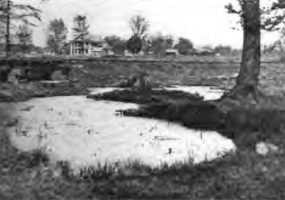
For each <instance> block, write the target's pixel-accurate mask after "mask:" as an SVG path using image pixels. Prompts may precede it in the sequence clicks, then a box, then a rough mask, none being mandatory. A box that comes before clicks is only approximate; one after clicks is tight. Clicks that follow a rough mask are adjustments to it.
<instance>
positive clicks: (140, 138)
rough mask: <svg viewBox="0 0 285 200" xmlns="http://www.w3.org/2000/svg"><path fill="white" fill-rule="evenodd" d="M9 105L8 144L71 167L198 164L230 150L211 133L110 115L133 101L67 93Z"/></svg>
mask: <svg viewBox="0 0 285 200" xmlns="http://www.w3.org/2000/svg"><path fill="white" fill-rule="evenodd" d="M13 107H14V108H15V111H14V113H13V114H12V115H13V117H14V118H17V119H18V124H17V125H15V127H8V128H7V130H8V131H9V133H10V134H11V136H12V137H11V138H12V141H13V144H14V145H15V146H16V147H17V148H19V149H20V150H23V151H29V150H32V149H36V148H44V149H45V150H46V152H47V153H48V155H49V156H50V158H51V159H52V161H61V160H63V161H69V162H70V163H71V167H72V168H74V169H76V168H77V167H83V166H86V165H93V166H97V165H98V164H99V163H101V164H104V163H106V162H107V163H109V164H113V163H115V162H117V161H123V162H124V161H128V160H134V159H136V160H140V161H141V162H143V163H145V164H148V165H151V166H159V165H160V164H161V163H168V164H172V163H174V162H179V161H181V162H183V161H185V160H188V159H189V157H190V158H192V159H193V160H194V162H195V163H198V162H201V161H204V160H210V159H214V158H216V157H217V156H218V155H221V154H223V153H225V152H228V151H231V150H234V149H235V146H234V144H233V142H232V141H231V140H229V139H226V138H224V137H222V136H221V135H220V134H218V133H216V132H201V131H197V130H190V129H187V128H185V127H182V126H180V125H178V124H174V123H168V122H164V121H160V120H155V119H144V118H134V117H124V116H120V115H119V114H117V113H116V110H119V109H129V108H137V107H138V105H136V104H126V103H118V102H108V101H94V100H91V99H87V98H85V97H83V96H76V97H73V96H71V97H50V98H38V99H33V100H30V101H28V102H21V103H15V104H14V105H13Z"/></svg>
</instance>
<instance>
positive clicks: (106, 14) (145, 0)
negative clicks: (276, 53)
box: [16, 0, 276, 48]
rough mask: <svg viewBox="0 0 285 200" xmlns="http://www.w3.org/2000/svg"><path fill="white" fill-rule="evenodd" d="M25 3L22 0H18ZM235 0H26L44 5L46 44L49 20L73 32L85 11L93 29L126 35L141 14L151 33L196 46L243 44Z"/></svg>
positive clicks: (266, 39) (266, 38) (41, 37)
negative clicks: (230, 6) (231, 6)
mask: <svg viewBox="0 0 285 200" xmlns="http://www.w3.org/2000/svg"><path fill="white" fill-rule="evenodd" d="M16 1H18V2H21V3H23V0H16ZM229 1H232V0H49V2H47V3H38V2H39V0H25V2H27V3H31V4H33V5H34V6H37V7H39V8H40V9H42V12H43V13H42V22H41V23H39V27H38V28H36V30H35V33H34V41H35V43H36V44H37V45H41V46H43V45H44V44H45V39H46V32H47V26H48V22H49V21H50V20H52V19H56V18H62V19H63V20H64V21H65V23H66V25H67V26H68V27H69V38H70V35H71V27H72V19H73V17H74V16H75V15H76V14H84V15H86V16H87V18H88V23H89V24H90V33H93V34H96V35H102V36H107V35H111V34H116V35H119V36H121V37H124V38H128V37H130V35H131V31H130V28H129V27H128V19H129V18H130V17H131V16H133V15H135V14H140V15H143V16H145V17H146V18H147V19H148V21H149V22H150V25H151V26H150V34H157V33H159V32H160V33H162V34H171V35H173V36H174V37H179V36H183V37H187V38H189V39H191V40H192V41H193V42H194V45H196V46H202V45H208V44H209V45H212V46H215V45H219V44H223V45H231V46H233V47H236V48H240V47H241V46H242V32H241V31H237V30H233V29H232V28H233V27H234V26H237V25H236V21H237V19H236V17H233V16H230V15H229V14H227V12H226V10H225V8H224V6H225V5H226V4H227V3H228V2H229ZM275 40H276V34H266V35H264V34H263V43H267V44H268V43H272V42H274V41H275Z"/></svg>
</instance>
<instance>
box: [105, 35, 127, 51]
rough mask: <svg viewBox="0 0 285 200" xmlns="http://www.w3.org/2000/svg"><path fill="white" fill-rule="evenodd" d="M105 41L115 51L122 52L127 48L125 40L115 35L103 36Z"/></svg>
mask: <svg viewBox="0 0 285 200" xmlns="http://www.w3.org/2000/svg"><path fill="white" fill-rule="evenodd" d="M105 41H106V42H107V43H108V44H109V45H110V46H111V47H112V48H113V51H114V52H115V53H119V54H122V53H123V52H124V50H125V49H126V48H127V42H126V41H125V40H124V39H122V38H120V37H118V36H115V35H111V36H108V37H105Z"/></svg>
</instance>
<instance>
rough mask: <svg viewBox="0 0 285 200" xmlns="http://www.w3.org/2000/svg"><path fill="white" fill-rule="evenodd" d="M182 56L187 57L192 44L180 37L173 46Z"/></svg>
mask: <svg viewBox="0 0 285 200" xmlns="http://www.w3.org/2000/svg"><path fill="white" fill-rule="evenodd" d="M174 48H175V49H177V50H178V51H179V53H180V54H182V55H188V54H189V50H191V49H193V43H192V42H191V41H190V40H189V39H187V38H183V37H180V38H179V41H178V43H177V44H176V45H175V46H174Z"/></svg>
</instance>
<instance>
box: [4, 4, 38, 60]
mask: <svg viewBox="0 0 285 200" xmlns="http://www.w3.org/2000/svg"><path fill="white" fill-rule="evenodd" d="M40 12H41V11H40V10H39V9H37V8H35V7H33V6H31V5H29V4H15V3H14V2H13V1H12V0H1V1H0V21H1V22H2V23H4V24H5V26H6V31H5V32H6V33H5V37H6V40H5V43H6V45H5V46H6V49H5V51H6V56H7V57H9V56H10V52H11V45H10V36H11V28H12V27H13V25H14V24H13V23H14V22H15V21H21V22H23V23H25V24H27V25H31V26H36V24H35V23H34V22H33V21H32V19H36V20H41V18H40Z"/></svg>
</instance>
